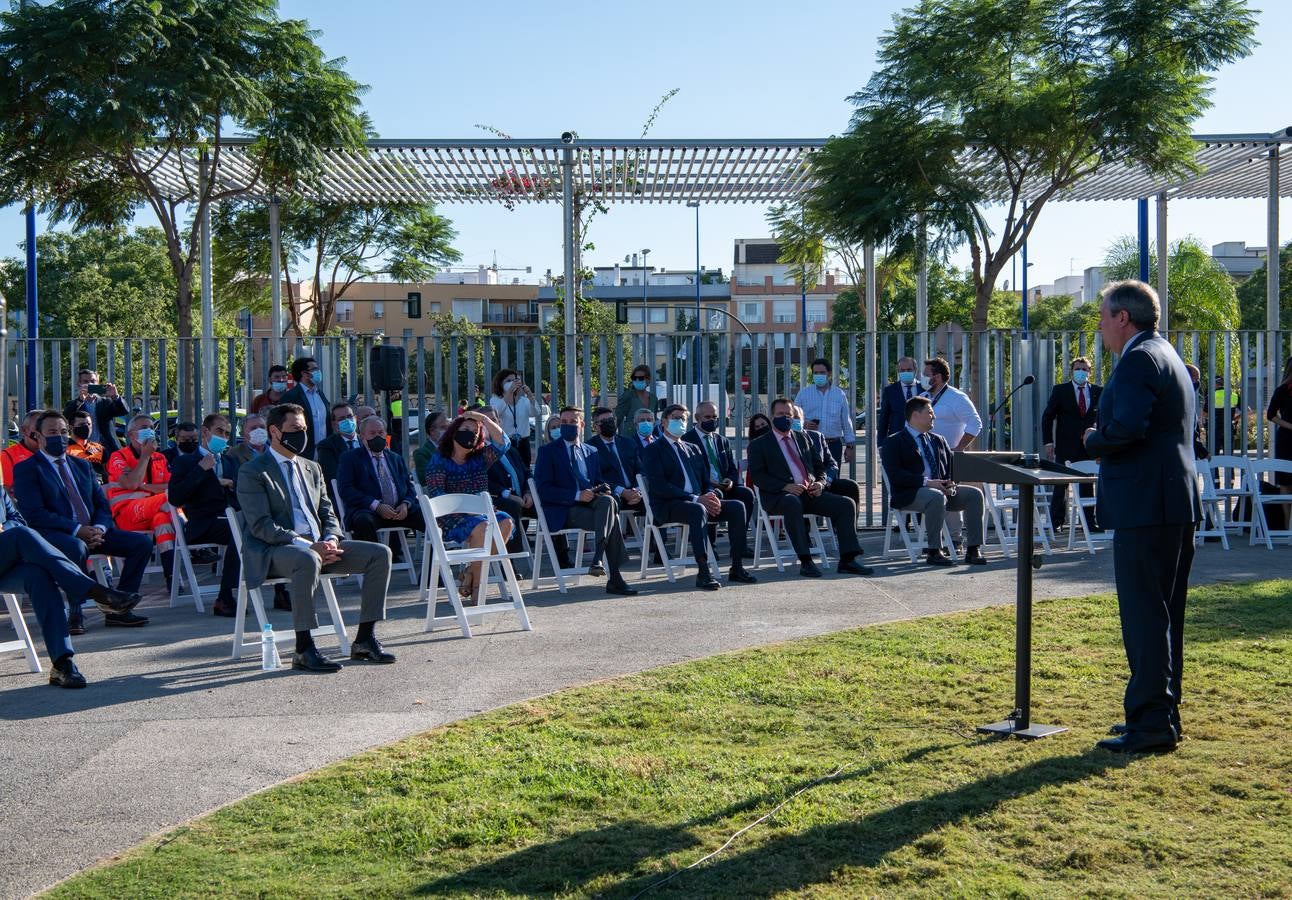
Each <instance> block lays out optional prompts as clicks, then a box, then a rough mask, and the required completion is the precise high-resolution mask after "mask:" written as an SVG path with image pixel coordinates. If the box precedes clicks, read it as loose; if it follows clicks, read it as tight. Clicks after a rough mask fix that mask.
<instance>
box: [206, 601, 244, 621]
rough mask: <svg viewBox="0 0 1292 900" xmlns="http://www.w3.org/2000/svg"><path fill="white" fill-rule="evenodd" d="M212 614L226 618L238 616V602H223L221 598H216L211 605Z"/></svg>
mask: <svg viewBox="0 0 1292 900" xmlns="http://www.w3.org/2000/svg"><path fill="white" fill-rule="evenodd" d="M211 614H212V615H215V616H221V617H223V618H225V619H233V618H236V617H237V615H238V604H236V603H223V602H221V601H219V600H216V601H215V603H214V604H213V605H212V606H211Z"/></svg>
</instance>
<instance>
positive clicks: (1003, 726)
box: [977, 719, 1068, 741]
mask: <svg viewBox="0 0 1292 900" xmlns="http://www.w3.org/2000/svg"><path fill="white" fill-rule="evenodd" d="M1067 730H1068V729H1066V728H1064V727H1063V726H1062V725H1037V724H1036V723H1033V724H1031V725H1029V726H1028V727H1027V728H1019V727H1018V723H1017V722H1015V721H1014V720H1013V719H1006V720H1005V721H1003V722H993V723H992V724H990V725H979V726H978V728H977V731H978V733H979V734H999V735H1001V736H1003V737H1009V736H1010V735H1013V736H1014V737H1020V738H1025V739H1026V740H1029V741H1034V740H1036V739H1037V738H1043V737H1049V736H1050V735H1052V734H1061V733H1062V732H1065V731H1067Z"/></svg>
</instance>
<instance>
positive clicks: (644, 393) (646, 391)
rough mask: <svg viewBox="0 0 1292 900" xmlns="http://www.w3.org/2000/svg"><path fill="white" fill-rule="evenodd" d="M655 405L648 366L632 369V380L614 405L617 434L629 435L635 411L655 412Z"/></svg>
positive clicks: (653, 386) (652, 384) (653, 387)
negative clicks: (646, 410) (647, 410)
mask: <svg viewBox="0 0 1292 900" xmlns="http://www.w3.org/2000/svg"><path fill="white" fill-rule="evenodd" d="M656 403H657V401H656V399H655V385H654V381H653V380H652V374H651V370H650V366H644V365H643V366H636V367H634V368H633V374H632V380H631V381H630V382H629V384H628V387H626V388H624V391H623V393H621V394H620V395H619V401H618V402H617V403H616V404H615V426H616V428H617V429H618V431H619V433H620V434H631V431H630V429H631V428H633V427H634V426H633V422H634V420H635V418H636V416H637V410H639V409H649V410H650V411H651V412H655V411H656V410H655V406H656Z"/></svg>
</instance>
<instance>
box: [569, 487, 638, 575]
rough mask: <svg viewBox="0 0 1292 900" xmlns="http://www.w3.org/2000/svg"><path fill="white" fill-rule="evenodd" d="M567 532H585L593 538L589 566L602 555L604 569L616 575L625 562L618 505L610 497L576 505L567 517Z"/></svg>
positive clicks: (595, 498)
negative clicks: (579, 530) (573, 530)
mask: <svg viewBox="0 0 1292 900" xmlns="http://www.w3.org/2000/svg"><path fill="white" fill-rule="evenodd" d="M565 524H566V527H567V528H584V529H587V530H588V531H591V532H592V533H593V534H594V535H595V544H594V549H593V551H592V562H593V563H598V562H600V561H601V559H602V555H603V554H604V556H605V560H606V567H607V568H608V569H609V570H610V573H611V574H612V575H613V574H617V573H618V572H619V567H620V566H621V565H622V564H623V561H624V555H625V550H624V536H623V534H622V533H621V532H620V530H619V502H618V501H617V500H616V499H615V498H614V496H613V495H611V494H598V495H597V496H596V497H594V498H593V499H592V501H591V502H589V503H576V504H574V505H573V506H571V507H570V511H569V513H568V514H567V515H566V518H565Z"/></svg>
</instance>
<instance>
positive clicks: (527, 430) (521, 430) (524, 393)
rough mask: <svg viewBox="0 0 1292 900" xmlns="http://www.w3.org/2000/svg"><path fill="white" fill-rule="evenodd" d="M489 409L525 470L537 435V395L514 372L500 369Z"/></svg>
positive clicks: (518, 374) (529, 463) (495, 377)
mask: <svg viewBox="0 0 1292 900" xmlns="http://www.w3.org/2000/svg"><path fill="white" fill-rule="evenodd" d="M489 405H490V406H492V407H493V410H494V412H496V413H497V414H498V424H499V426H500V427H501V428H502V430H503V433H504V434H506V435H507V436H508V437H509V438H511V442H512V444H514V445H515V447H516V450H517V452H518V453H520V458H521V460H522V461H523V462H524V463H525V465H526V466H529V465H532V464H533V459H532V457H531V456H530V452H531V449H530V442H529V439H530V435H531V434H533V431H534V412H535V407H534V394H533V392H531V391H530V389H529V386H528V385H527V384H525V381H524V379H522V378H521V377H520V373H519V372H517V371H516V370H515V369H499V370H498V374H497V375H495V376H494V377H493V385H492V387H491V396H490V397H489Z"/></svg>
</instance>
